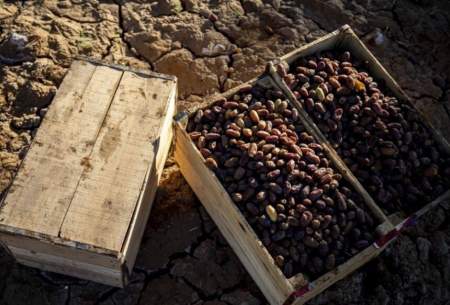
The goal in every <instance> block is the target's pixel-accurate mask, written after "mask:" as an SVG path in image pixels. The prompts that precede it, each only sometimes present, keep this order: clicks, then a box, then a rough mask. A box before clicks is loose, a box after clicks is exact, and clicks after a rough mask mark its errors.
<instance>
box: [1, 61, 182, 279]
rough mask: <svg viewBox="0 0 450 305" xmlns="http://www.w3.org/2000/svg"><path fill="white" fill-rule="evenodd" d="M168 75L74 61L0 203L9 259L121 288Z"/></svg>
mask: <svg viewBox="0 0 450 305" xmlns="http://www.w3.org/2000/svg"><path fill="white" fill-rule="evenodd" d="M175 100H176V78H175V77H171V76H165V75H161V74H157V73H152V72H143V71H135V70H130V69H127V68H125V67H120V66H113V65H110V66H106V65H102V64H99V63H96V62H89V61H80V60H79V61H75V62H74V63H73V64H72V66H71V68H70V70H69V72H68V74H67V75H66V77H65V78H64V81H63V83H62V84H61V86H60V88H59V90H58V92H57V94H56V96H55V98H54V100H53V103H52V104H51V106H50V108H49V111H48V113H47V115H46V116H45V118H44V120H43V122H42V125H41V127H40V128H39V130H38V132H37V134H36V137H35V138H34V140H33V142H32V144H31V147H30V149H29V151H28V154H27V156H26V158H25V160H24V161H23V162H22V165H21V167H20V169H19V172H18V174H17V176H16V178H15V180H14V182H13V184H12V186H11V188H10V189H9V191H8V193H7V195H6V197H5V199H4V200H3V202H2V203H1V210H0V239H1V240H2V241H3V243H4V244H5V245H6V246H7V247H8V248H9V250H10V251H11V253H12V254H13V255H14V257H15V258H16V259H17V261H18V262H20V263H23V264H25V265H28V266H32V267H37V268H40V269H43V270H48V271H53V272H58V273H63V274H67V275H71V276H76V277H79V278H83V279H88V280H92V281H96V282H101V283H104V284H108V285H112V286H118V287H123V286H124V285H125V284H126V283H127V280H128V277H129V274H130V272H131V270H132V268H133V265H134V262H135V258H136V255H137V251H138V249H139V244H140V240H141V238H142V235H143V231H144V228H145V225H146V222H147V219H148V216H149V213H150V209H151V206H152V201H153V198H154V196H155V191H156V188H157V184H158V180H159V178H160V176H161V172H162V170H163V167H164V163H165V160H166V158H167V154H168V151H169V147H170V145H171V139H172V133H173V132H172V128H171V126H172V117H173V115H174V114H175Z"/></svg>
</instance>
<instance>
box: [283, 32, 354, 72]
mask: <svg viewBox="0 0 450 305" xmlns="http://www.w3.org/2000/svg"><path fill="white" fill-rule="evenodd" d="M348 28H350V27H349V26H348V25H343V26H342V27H341V28H340V29H338V30H336V31H334V32H331V33H329V34H327V35H324V36H322V37H320V38H318V39H316V40H314V41H312V42H310V43H308V44H306V45H303V46H301V47H300V48H298V49H295V50H293V51H291V52H289V53H287V54H285V55H283V56H281V57H280V61H284V62H286V63H287V64H288V65H291V64H292V63H293V62H295V61H296V60H297V59H299V58H301V57H304V56H308V55H311V54H314V53H317V52H320V51H324V50H329V49H331V48H333V47H334V46H335V45H336V44H337V43H339V41H340V40H341V39H342V36H341V35H340V34H341V33H342V31H345V30H347V29H348Z"/></svg>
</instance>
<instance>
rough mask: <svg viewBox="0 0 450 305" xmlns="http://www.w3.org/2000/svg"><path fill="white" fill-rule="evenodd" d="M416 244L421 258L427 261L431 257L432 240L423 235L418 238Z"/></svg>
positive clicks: (424, 261)
mask: <svg viewBox="0 0 450 305" xmlns="http://www.w3.org/2000/svg"><path fill="white" fill-rule="evenodd" d="M416 244H417V251H418V254H419V258H420V260H421V261H422V262H423V263H426V262H427V261H428V259H429V254H430V248H431V242H430V241H429V240H428V239H425V238H423V237H418V238H417V240H416Z"/></svg>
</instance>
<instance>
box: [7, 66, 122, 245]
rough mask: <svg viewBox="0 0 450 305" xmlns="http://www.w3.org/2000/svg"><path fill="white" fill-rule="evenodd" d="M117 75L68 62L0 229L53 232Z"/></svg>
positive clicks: (110, 94)
mask: <svg viewBox="0 0 450 305" xmlns="http://www.w3.org/2000/svg"><path fill="white" fill-rule="evenodd" d="M121 75H122V72H120V71H115V70H114V71H111V69H109V68H105V67H96V66H94V65H92V64H89V63H84V62H74V63H73V65H72V67H71V70H70V71H69V72H68V75H67V76H66V77H65V79H64V81H63V83H62V85H61V86H60V89H59V90H58V92H57V94H56V96H55V98H54V101H53V103H52V105H51V106H50V109H49V112H48V113H47V115H46V117H45V118H44V120H43V122H42V125H41V127H40V128H39V130H38V133H37V135H36V137H35V139H34V141H33V143H32V146H31V148H30V150H29V152H28V154H27V156H26V158H25V160H24V162H23V164H22V166H21V168H20V170H19V173H18V175H17V177H16V179H15V181H14V183H13V185H12V187H11V189H10V190H9V192H8V195H7V197H6V199H5V200H4V203H3V205H2V207H1V211H0V216H1V217H0V227H1V228H2V229H4V230H6V231H10V232H16V233H19V234H26V235H31V236H37V237H39V236H50V237H52V236H57V235H58V231H59V228H60V226H61V223H62V221H63V218H64V215H65V214H66V212H67V208H68V206H69V204H70V200H71V199H72V197H73V193H74V191H75V188H76V185H77V183H78V180H79V178H80V175H81V172H82V171H83V168H84V167H83V164H82V163H83V162H82V161H83V158H84V157H85V156H86V155H88V154H89V152H90V150H91V149H92V144H93V143H94V142H95V139H96V137H97V135H98V131H99V130H100V127H101V124H102V122H103V118H104V116H105V114H106V111H107V109H108V107H109V104H110V102H111V100H112V97H113V96H114V92H115V91H116V88H117V85H118V82H119V79H120V77H121Z"/></svg>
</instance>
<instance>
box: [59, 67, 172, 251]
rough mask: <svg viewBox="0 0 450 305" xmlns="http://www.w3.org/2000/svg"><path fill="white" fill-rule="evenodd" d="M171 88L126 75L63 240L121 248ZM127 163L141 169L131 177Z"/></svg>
mask: <svg viewBox="0 0 450 305" xmlns="http://www.w3.org/2000/svg"><path fill="white" fill-rule="evenodd" d="M171 85H172V83H170V82H165V83H163V82H161V80H159V79H156V78H147V79H145V78H142V76H140V77H137V76H136V74H134V73H132V72H124V75H123V77H122V80H121V82H120V85H119V88H118V90H117V93H116V96H115V98H114V100H113V102H112V104H111V108H110V109H109V112H108V114H107V116H106V118H105V121H104V124H103V127H102V129H101V130H100V134H99V136H98V140H97V142H96V143H95V146H94V149H93V151H92V154H91V156H90V157H89V160H87V162H89V164H90V166H88V167H87V168H86V169H85V171H84V173H83V175H82V177H81V180H80V183H79V186H78V188H77V191H76V193H75V197H74V198H73V200H72V203H71V205H70V207H69V210H68V212H67V216H66V218H65V220H64V223H63V225H62V228H61V234H60V236H61V237H62V238H64V239H68V240H77V241H78V242H81V243H86V244H92V245H96V246H97V247H102V248H105V249H109V250H113V251H120V250H121V248H122V245H123V242H124V240H125V237H126V233H127V231H128V226H129V224H130V221H131V217H132V215H133V212H134V210H135V207H136V203H137V200H138V197H139V194H140V190H141V188H142V186H143V185H142V182H143V181H144V178H145V175H146V173H147V170H148V168H149V167H151V166H152V165H151V163H152V162H154V158H155V147H154V146H153V144H154V140H156V138H157V135H158V132H159V129H160V125H161V117H162V116H163V115H164V110H165V108H164V107H165V105H166V103H167V101H168V99H169V94H170V91H169V89H170V86H171ZM122 130H124V131H128V132H127V133H123V132H122ZM130 164H134V165H136V164H138V165H140V166H139V167H134V168H133V170H134V174H132V175H130V170H129V167H130ZM91 166H92V167H91ZM98 232H103V233H102V234H98Z"/></svg>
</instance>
